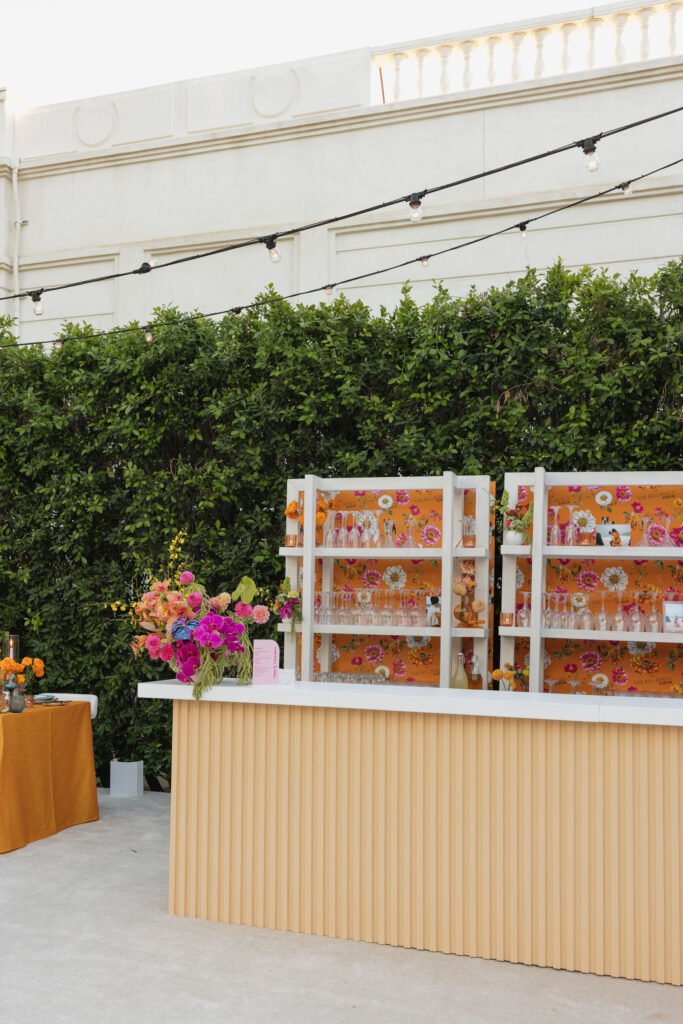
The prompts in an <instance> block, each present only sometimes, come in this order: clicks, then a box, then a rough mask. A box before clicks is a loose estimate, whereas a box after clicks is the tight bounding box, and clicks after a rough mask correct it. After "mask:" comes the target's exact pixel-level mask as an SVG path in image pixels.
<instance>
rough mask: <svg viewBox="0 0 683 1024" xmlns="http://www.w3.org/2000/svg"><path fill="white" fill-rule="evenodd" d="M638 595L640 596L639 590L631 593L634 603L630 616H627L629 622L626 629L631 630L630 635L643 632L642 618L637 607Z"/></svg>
mask: <svg viewBox="0 0 683 1024" xmlns="http://www.w3.org/2000/svg"><path fill="white" fill-rule="evenodd" d="M639 595H640V591H639V590H634V591H633V597H634V602H635V603H634V605H633V610H632V611H631V614H630V615H629V622H628V628H629V629H630V630H631V632H632V633H642V632H643V617H642V615H641V614H640V608H639V607H638V597H639Z"/></svg>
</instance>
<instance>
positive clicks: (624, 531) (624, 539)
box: [595, 523, 631, 548]
mask: <svg viewBox="0 0 683 1024" xmlns="http://www.w3.org/2000/svg"><path fill="white" fill-rule="evenodd" d="M595 543H596V545H597V546H598V547H605V548H628V547H630V546H631V527H630V526H622V525H619V526H615V524H614V523H598V525H597V526H596V527H595Z"/></svg>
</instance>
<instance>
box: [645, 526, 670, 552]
mask: <svg viewBox="0 0 683 1024" xmlns="http://www.w3.org/2000/svg"><path fill="white" fill-rule="evenodd" d="M665 536H666V530H665V529H664V527H663V526H662V524H661V523H650V525H649V526H648V528H647V539H648V540H649V541H650V544H653V545H654V546H655V547H659V545H660V544H663V543H664V538H665Z"/></svg>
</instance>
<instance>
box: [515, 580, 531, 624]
mask: <svg viewBox="0 0 683 1024" xmlns="http://www.w3.org/2000/svg"><path fill="white" fill-rule="evenodd" d="M521 593H522V597H523V598H524V604H523V605H522V607H521V608H520V609H519V611H518V612H517V625H518V626H521V627H522V628H523V629H527V628H528V626H529V623H530V622H531V616H530V614H529V596H530V594H531V591H529V590H523V591H522V592H521Z"/></svg>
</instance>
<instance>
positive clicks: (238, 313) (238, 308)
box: [230, 306, 242, 316]
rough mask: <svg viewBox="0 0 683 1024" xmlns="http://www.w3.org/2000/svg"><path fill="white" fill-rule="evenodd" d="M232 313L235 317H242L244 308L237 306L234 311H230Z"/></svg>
mask: <svg viewBox="0 0 683 1024" xmlns="http://www.w3.org/2000/svg"><path fill="white" fill-rule="evenodd" d="M230 312H231V313H234V314H235V316H242V307H241V306H235V307H234V308H233V309H231V310H230Z"/></svg>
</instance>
